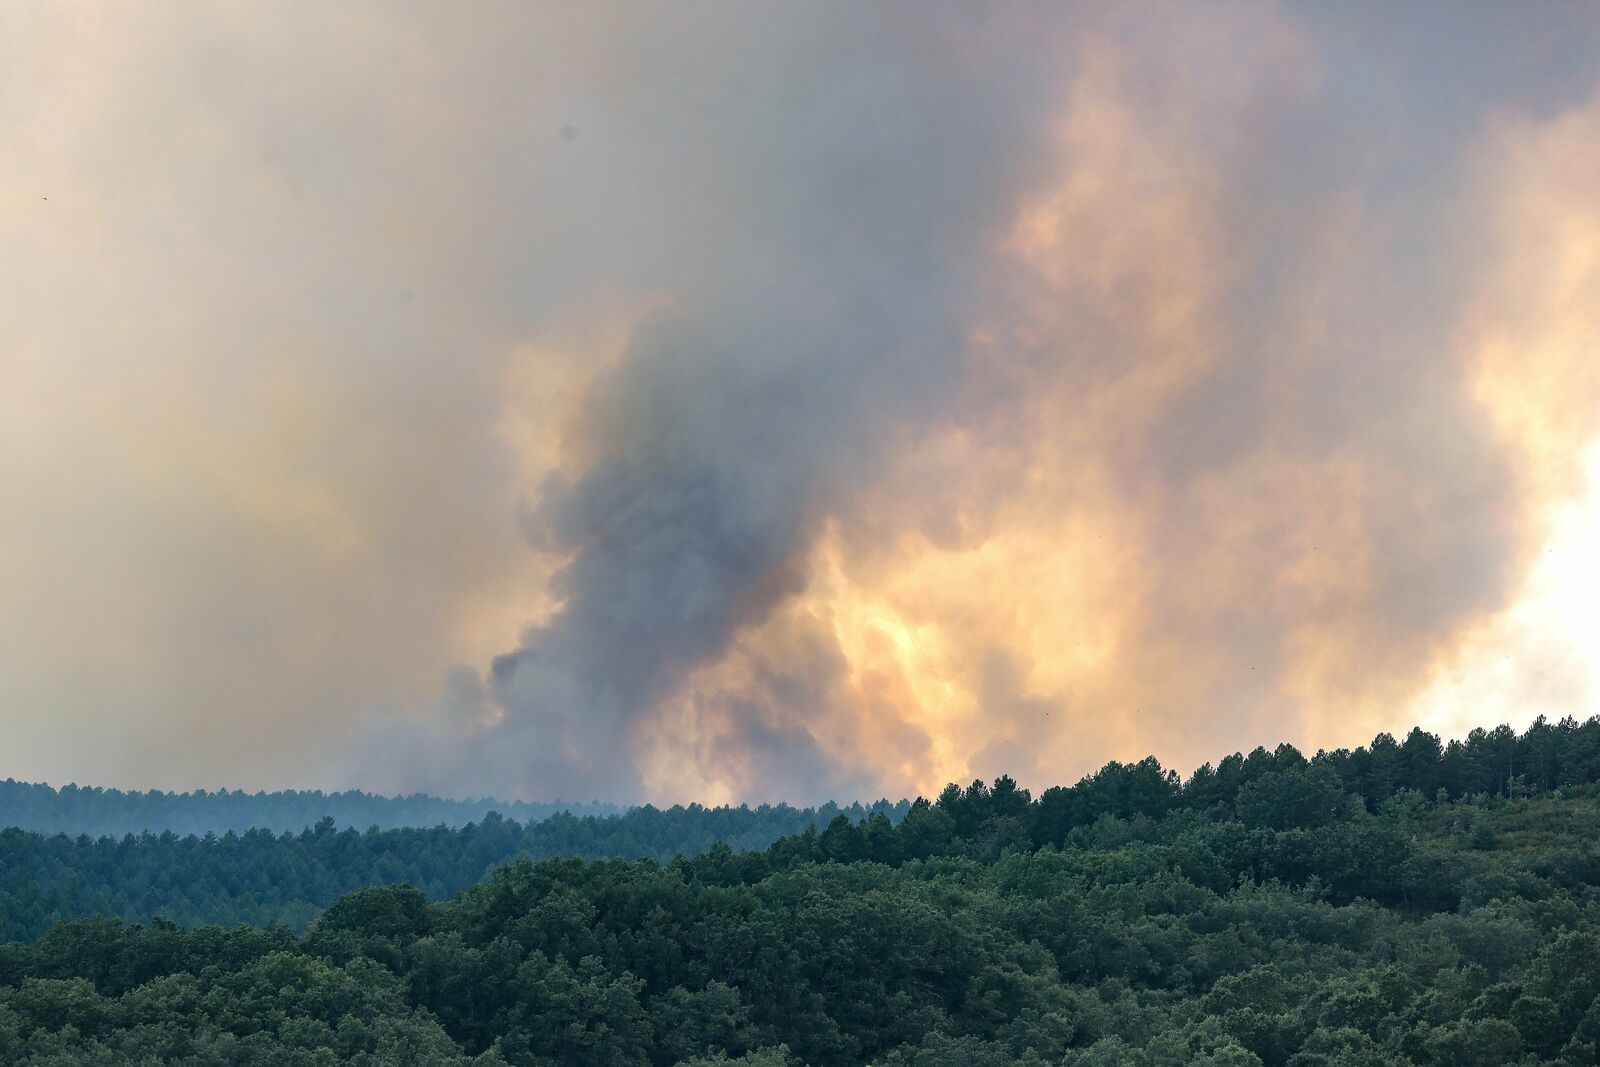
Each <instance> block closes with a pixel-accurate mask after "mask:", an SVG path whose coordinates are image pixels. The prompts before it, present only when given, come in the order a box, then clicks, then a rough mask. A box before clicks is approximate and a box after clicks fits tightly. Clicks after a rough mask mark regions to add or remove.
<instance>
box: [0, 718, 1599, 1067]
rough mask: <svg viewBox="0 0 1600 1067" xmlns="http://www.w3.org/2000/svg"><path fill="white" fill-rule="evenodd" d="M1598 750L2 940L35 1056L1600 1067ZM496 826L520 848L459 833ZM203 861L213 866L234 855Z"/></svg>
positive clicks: (997, 784) (1108, 784)
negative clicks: (1599, 1065)
mask: <svg viewBox="0 0 1600 1067" xmlns="http://www.w3.org/2000/svg"><path fill="white" fill-rule="evenodd" d="M1597 756H1600V720H1590V721H1588V722H1585V723H1581V724H1580V723H1577V722H1573V721H1570V720H1569V721H1564V722H1561V723H1554V724H1552V723H1545V722H1542V721H1541V722H1537V723H1535V724H1534V725H1533V726H1532V727H1531V728H1530V729H1528V730H1527V731H1525V732H1524V733H1522V734H1520V735H1519V734H1517V733H1515V732H1514V731H1512V730H1510V729H1509V728H1502V729H1499V730H1495V731H1487V732H1485V731H1477V732H1475V733H1474V734H1472V735H1471V736H1470V737H1469V738H1467V739H1466V740H1465V741H1464V742H1460V743H1452V744H1450V745H1441V744H1440V743H1439V741H1438V739H1437V738H1433V737H1431V736H1429V735H1427V734H1425V733H1422V732H1421V731H1413V732H1412V733H1410V734H1409V735H1407V737H1406V738H1405V739H1404V740H1396V739H1395V738H1392V737H1389V736H1388V735H1380V736H1379V738H1377V739H1376V740H1375V741H1374V742H1373V744H1372V745H1370V746H1367V747H1364V748H1359V749H1355V750H1350V751H1341V752H1334V753H1319V754H1318V755H1316V756H1314V757H1311V758H1309V759H1308V758H1306V757H1305V756H1303V755H1302V754H1301V753H1299V752H1298V751H1296V750H1294V749H1293V748H1290V747H1289V746H1280V747H1279V748H1277V749H1275V750H1273V751H1271V752H1268V751H1266V750H1264V749H1258V750H1256V751H1255V752H1252V753H1250V754H1248V755H1236V756H1231V757H1228V758H1227V759H1224V760H1221V761H1220V762H1218V763H1217V764H1216V765H1214V766H1212V765H1208V766H1206V767H1202V768H1201V769H1200V770H1199V771H1197V772H1195V773H1194V774H1193V775H1191V776H1190V778H1189V779H1188V780H1187V781H1181V780H1180V779H1179V778H1178V777H1177V775H1175V774H1173V773H1171V772H1169V771H1166V770H1164V769H1163V768H1161V767H1160V766H1159V764H1157V763H1156V762H1155V761H1154V760H1144V761H1141V762H1139V763H1135V764H1119V763H1113V764H1109V765H1107V766H1106V767H1105V768H1103V769H1102V770H1100V771H1099V772H1097V773H1095V774H1093V775H1091V776H1089V777H1087V778H1085V779H1083V780H1082V781H1080V782H1078V783H1077V784H1076V785H1073V786H1068V787H1058V788H1052V789H1048V790H1045V791H1044V792H1043V793H1042V794H1040V795H1039V796H1038V797H1034V796H1033V795H1032V794H1031V793H1030V792H1029V791H1028V790H1026V789H1024V788H1022V787H1020V786H1019V785H1018V784H1017V783H1016V782H1014V781H1012V780H1011V779H1009V778H1006V777H1001V778H999V779H997V780H995V781H993V782H988V783H985V782H974V783H972V784H971V785H969V786H966V787H959V786H950V787H948V788H946V789H945V790H943V791H942V792H941V793H940V795H939V796H938V797H937V798H935V799H933V800H932V801H929V800H926V799H918V800H917V801H915V802H913V803H912V804H911V805H910V806H909V808H908V810H907V811H906V813H905V815H904V817H903V818H901V819H900V820H899V821H898V822H896V821H894V820H892V819H891V818H890V813H889V812H888V811H875V812H870V813H865V814H863V815H861V816H860V817H855V818H853V817H852V816H851V815H847V814H841V815H839V816H837V817H835V818H834V819H833V820H832V821H831V822H830V823H829V824H828V825H827V826H826V828H824V829H822V830H821V831H820V832H819V831H818V830H817V829H815V828H814V827H811V828H806V829H803V830H802V831H801V832H798V833H795V834H791V835H788V836H785V837H782V838H780V839H778V840H776V841H774V842H772V843H771V844H770V845H769V846H767V847H765V848H748V849H742V850H736V849H734V848H732V847H729V845H727V844H726V843H717V844H714V845H712V846H711V847H710V848H707V849H706V850H704V851H702V852H700V853H699V854H698V855H695V856H693V857H689V856H680V857H677V858H674V859H671V860H669V861H666V862H662V861H660V860H658V859H655V858H643V859H631V860H630V859H610V860H584V859H579V858H549V859H542V860H533V859H528V858H518V859H515V860H513V861H512V862H510V863H507V864H503V865H501V866H499V867H497V868H495V869H494V870H493V871H492V873H490V874H489V875H488V877H487V878H486V879H484V880H483V881H481V882H480V883H478V884H476V885H473V886H471V887H470V888H467V889H465V890H464V891H462V892H459V893H457V894H455V895H454V896H452V897H451V898H450V899H448V900H433V899H430V893H429V891H427V890H425V889H424V888H422V887H419V886H417V885H408V884H403V882H404V879H399V878H393V879H390V878H385V877H383V875H382V870H383V867H382V865H381V864H380V865H376V866H374V867H373V868H371V872H370V873H372V874H373V875H375V878H374V881H375V882H386V883H402V884H373V885H370V886H367V887H365V888H361V889H358V890H356V891H355V892H352V893H350V894H347V895H345V896H343V897H341V898H339V899H338V900H336V901H335V902H333V903H332V904H331V906H329V907H327V908H326V909H325V910H321V911H320V914H318V915H317V916H316V918H315V919H314V920H312V921H311V923H310V925H309V927H308V929H307V930H306V932H305V933H304V934H296V933H295V932H294V931H293V930H290V929H288V928H287V927H285V926H283V925H268V926H265V927H259V928H258V927H251V926H236V927H233V928H231V929H224V928H221V927H217V926H202V927H198V928H194V929H185V928H183V927H182V926H181V925H179V924H177V923H174V922H172V921H169V920H167V919H163V918H157V919H152V920H151V921H148V922H142V923H125V922H122V921H119V920H117V919H114V918H104V917H101V918H90V919H80V920H76V921H71V922H66V923H61V924H58V925H56V926H55V927H54V928H53V929H51V930H50V931H49V932H48V933H46V934H45V935H44V936H43V937H42V938H40V939H38V940H37V941H36V942H34V943H32V944H23V943H13V944H9V945H6V946H3V947H0V1059H3V1060H4V1061H5V1062H14V1063H19V1064H29V1065H35V1067H42V1065H64V1064H74V1065H77V1064H91V1065H92V1064H108V1065H109V1064H127V1063H134V1064H184V1065H191V1067H199V1065H202V1064H267V1063H272V1064H284V1063H288V1064H324V1063H326V1064H335V1063H353V1064H367V1065H373V1067H375V1065H378V1064H385V1065H388V1064H418V1065H421V1064H430V1065H431V1064H468V1063H476V1064H479V1065H491V1064H492V1065H496V1067H499V1065H502V1064H507V1065H524V1067H535V1065H537V1067H546V1065H552V1067H553V1065H563V1067H566V1065H576V1067H584V1065H595V1067H599V1065H636V1067H673V1065H689V1067H703V1065H707V1064H713V1063H716V1064H726V1063H730V1062H733V1063H743V1064H746V1065H749V1067H756V1065H771V1067H777V1065H784V1067H795V1065H799V1064H809V1065H813V1067H834V1065H839V1067H844V1065H852V1067H854V1065H862V1064H869V1063H870V1064H877V1065H880V1067H881V1065H884V1064H889V1065H893V1067H946V1065H948V1067H955V1065H958V1064H959V1065H979V1067H984V1065H990V1064H993V1065H996V1067H998V1065H1001V1064H1026V1065H1041V1064H1059V1065H1062V1067H1101V1065H1104V1067H1110V1065H1121V1064H1132V1065H1134V1067H1158V1065H1159V1067H1165V1065H1178V1064H1203V1065H1209V1067H1222V1065H1230V1067H1253V1065H1271V1067H1358V1065H1370V1067H1376V1065H1380V1064H1383V1065H1389V1064H1397V1065H1401V1067H1404V1065H1408V1064H1409V1065H1418V1067H1422V1065H1428V1067H1433V1065H1437V1067H1445V1065H1452V1067H1454V1065H1467V1067H1474V1065H1482V1067H1489V1065H1499V1064H1552V1065H1556V1064H1559V1065H1576V1064H1593V1063H1595V1062H1596V1059H1597V1046H1600V1001H1597V998H1600V921H1597V920H1600V911H1597V906H1600V894H1597V886H1600V802H1597V797H1600V789H1597V786H1600V779H1597V771H1600V759H1597ZM488 825H495V826H500V827H508V826H511V825H513V824H512V823H510V821H509V820H492V821H490V820H486V822H485V823H484V824H480V825H478V826H476V827H468V828H463V829H462V830H447V829H441V830H438V831H436V833H438V834H453V835H460V836H461V837H462V838H463V839H467V838H469V837H470V836H471V835H472V834H474V833H481V832H482V831H483V828H484V826H488ZM534 825H535V826H537V825H542V824H534ZM519 829H520V828H519ZM410 832H412V831H390V832H387V833H410ZM384 833H386V832H376V833H372V834H359V833H345V832H339V831H335V830H333V829H332V827H324V828H322V829H320V830H313V831H310V832H309V834H302V835H298V836H292V837H289V838H286V839H285V838H272V837H271V836H270V835H268V839H269V840H276V841H283V840H288V841H293V842H302V841H304V842H305V843H306V845H307V847H315V846H316V845H317V843H318V840H319V835H320V840H322V841H323V842H324V847H326V844H325V843H326V842H327V841H330V840H332V841H338V840H340V839H343V840H344V841H345V842H347V844H348V845H349V846H350V847H352V848H355V849H359V848H361V847H365V846H366V845H367V844H369V843H372V842H378V841H382V840H383V835H384ZM56 840H58V841H59V840H66V839H62V838H58V839H56ZM83 840H84V841H85V842H87V839H83ZM150 840H155V841H160V840H163V839H162V838H159V837H158V838H152V839H150ZM166 840H168V841H171V842H174V843H175V844H174V847H175V848H176V843H179V842H182V843H183V848H184V849H185V850H186V851H179V852H175V853H174V857H175V862H176V863H177V864H178V866H177V868H176V869H175V872H174V873H175V877H178V878H181V877H182V876H183V874H184V873H185V870H186V868H185V867H184V866H183V864H185V863H193V864H201V863H203V862H204V857H205V856H207V855H208V854H213V853H217V854H220V852H221V851H222V850H223V849H225V848H226V847H227V846H226V845H225V844H224V839H222V838H209V839H206V838H199V839H195V838H191V839H181V838H175V837H169V838H167V839H166ZM236 840H243V838H242V837H241V838H237V839H236ZM91 844H92V843H91ZM462 854H463V855H465V854H466V853H465V852H464V851H463V853H462ZM299 859H300V857H299V855H298V854H296V853H292V852H291V853H285V854H283V855H277V854H274V862H279V863H282V864H284V865H285V867H284V868H280V870H279V871H273V870H270V869H267V868H265V867H263V868H262V869H261V870H260V871H259V872H251V874H252V876H258V877H260V878H262V879H265V880H268V881H270V880H271V879H272V878H273V877H274V876H276V875H278V874H281V872H282V870H283V869H287V867H288V866H292V865H293V864H294V863H296V862H298V861H299ZM464 862H466V861H464ZM191 869H193V870H202V869H204V868H202V867H199V866H196V867H194V868H191Z"/></svg>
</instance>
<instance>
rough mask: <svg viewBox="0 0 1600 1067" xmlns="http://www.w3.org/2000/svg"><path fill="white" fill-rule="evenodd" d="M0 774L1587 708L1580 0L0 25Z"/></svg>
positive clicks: (467, 768) (566, 786) (1584, 45)
mask: <svg viewBox="0 0 1600 1067" xmlns="http://www.w3.org/2000/svg"><path fill="white" fill-rule="evenodd" d="M0 161H3V165H0V721H3V723H4V727H5V730H4V744H3V745H0V775H8V776H12V777H16V778H19V779H27V780H43V781H50V782H55V783H65V782H69V781H76V782H80V783H93V784H100V785H117V786H124V787H130V786H131V787H141V788H148V787H157V788H167V789H189V788H195V787H206V788H215V787H218V786H227V787H241V788H247V789H252V790H253V789H258V788H267V789H271V788H286V787H320V788H346V787H352V786H358V787H364V788H370V789H377V790H382V791H387V792H411V791H429V792H437V793H443V794H447V795H454V796H483V795H494V796H502V797H518V798H523V799H541V800H545V799H553V798H558V797H559V798H565V799H590V798H601V799H607V800H615V801H645V800H648V801H653V802H658V803H665V802H676V801H688V800H700V801H703V802H738V801H750V802H757V801H777V800H789V801H817V800H821V799H825V798H841V799H846V798H872V797H877V796H883V795H887V796H892V797H898V796H905V795H914V794H916V793H918V792H923V793H931V792H932V791H935V790H937V789H938V788H939V787H940V786H941V785H942V784H943V783H945V782H947V781H970V780H971V779H972V778H973V777H978V776H982V777H986V778H989V777H994V776H996V775H999V774H1002V773H1009V774H1011V775H1013V776H1014V777H1016V778H1018V779H1019V780H1020V781H1022V782H1023V783H1024V784H1025V785H1029V786H1032V787H1034V788H1040V787H1043V786H1047V785H1051V784H1056V783H1063V782H1070V781H1073V780H1076V778H1077V777H1079V776H1080V775H1082V774H1084V773H1086V772H1089V771H1092V770H1093V769H1095V768H1097V767H1098V766H1100V765H1101V764H1103V763H1105V762H1106V761H1107V760H1111V759H1137V758H1140V757H1142V756H1144V755H1147V754H1152V753H1153V754H1155V755H1156V756H1157V757H1158V758H1160V759H1161V760H1162V761H1163V763H1164V764H1166V765H1168V766H1172V767H1175V768H1177V769H1179V770H1180V771H1183V772H1185V773H1186V772H1187V771H1189V770H1191V769H1193V768H1194V767H1195V766H1197V765H1199V764H1200V763H1202V762H1204V761H1207V760H1215V759H1217V758H1219V757H1220V756H1222V755H1225V754H1227V753H1229V752H1233V751H1235V750H1248V749H1250V748H1252V747H1254V746H1256V745H1258V744H1265V745H1267V746H1269V747H1271V746H1273V745H1276V744H1277V743H1279V742H1284V741H1287V742H1291V743H1293V744H1296V745H1298V746H1299V747H1301V748H1302V749H1303V750H1305V751H1307V752H1313V751H1315V750H1317V749H1318V748H1332V747H1337V746H1348V745H1354V744H1359V743H1364V742H1366V741H1368V740H1370V739H1371V737H1372V736H1373V735H1374V734H1375V733H1377V732H1378V731H1381V730H1388V731H1392V732H1398V733H1403V732H1405V731H1406V730H1408V729H1409V728H1410V727H1411V726H1413V725H1418V724H1420V725H1422V726H1424V727H1425V728H1428V729H1430V730H1433V731H1435V732H1438V733H1441V734H1443V735H1445V736H1463V735H1464V734H1465V733H1466V732H1467V731H1468V730H1470V729H1472V728H1474V727H1477V726H1490V727H1492V726H1493V725H1495V724H1498V723H1501V722H1510V723H1512V724H1514V725H1518V726H1521V725H1525V724H1526V723H1527V722H1529V721H1531V720H1532V719H1533V718H1534V717H1535V716H1537V715H1545V716H1548V717H1550V718H1552V719H1554V718H1559V717H1561V716H1565V715H1573V716H1577V717H1580V718H1583V717H1587V716H1589V715H1591V714H1596V713H1600V552H1597V551H1596V550H1597V548H1600V444H1597V441H1600V192H1597V190H1600V9H1596V8H1595V7H1593V6H1591V5H1579V4H1535V5H1532V6H1531V7H1529V6H1523V7H1520V8H1518V9H1516V10H1515V11H1513V10H1512V9H1511V8H1509V7H1506V6H1504V5H1492V4H1470V3H1469V4H1448V5H1446V4H1427V3H1423V4H1411V5H1402V6H1396V5H1389V4H1366V5H1364V4H1341V5H1312V4H1307V5H1291V6H1280V5H1273V4H1257V3H1227V2H1223V3H1217V4H1207V5H1173V4H1148V5H1147V4H1137V3H1135V4H1125V3H1118V4H1091V3H1083V4H1060V5H1034V4H1023V3H1002V4H994V5H970V4H956V3H949V4H915V5H913V4H909V3H901V2H887V0H886V2H882V3H875V4H847V3H817V4H806V5H794V4H790V5H780V4H775V3H753V4H752V3H710V2H693V3H687V4H683V3H674V4H666V3H644V2H641V3H637V4H628V5H593V4H579V3H551V4H539V5H528V4H495V3H473V4H450V5H443V4H439V5H424V4H417V5H375V4H371V5H368V4H355V3H331V4H318V5H287V4H283V5H245V4H197V3H173V4H164V5H161V6H159V7H148V6H140V5H114V4H70V3H68V4H51V3H41V4H26V5H24V4H11V5H5V6H4V7H0Z"/></svg>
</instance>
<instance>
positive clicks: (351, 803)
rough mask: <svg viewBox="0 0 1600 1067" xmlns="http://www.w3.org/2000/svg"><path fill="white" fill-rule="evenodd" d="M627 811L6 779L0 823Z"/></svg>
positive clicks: (68, 828) (287, 823) (97, 824)
mask: <svg viewBox="0 0 1600 1067" xmlns="http://www.w3.org/2000/svg"><path fill="white" fill-rule="evenodd" d="M623 810H624V808H623V807H622V806H621V805H617V804H603V803H600V802H598V801H591V802H589V803H584V804H569V803H566V802H565V801H560V800H558V801H554V802H551V803H529V802H527V801H520V800H512V801H506V800H491V799H488V798H485V799H482V800H447V799H445V798H443V797H433V796H426V795H423V794H414V795H412V796H405V797H386V796H378V795H375V794H373V793H363V792H360V791H359V790H354V789H352V790H347V791H345V792H342V793H324V792H322V791H321V790H320V789H312V790H300V789H293V790H284V791H280V792H274V793H260V792H258V793H246V792H243V791H241V790H237V789H234V790H217V791H215V792H212V791H209V790H205V789H196V790H194V791H193V792H189V793H164V792H161V791H160V790H154V789H152V790H148V791H140V790H127V791H124V790H121V789H100V788H96V787H93V786H81V785H66V786H62V787H61V788H60V789H55V788H52V787H51V786H48V785H43V784H40V783H36V782H18V781H14V780H13V779H10V778H7V779H6V780H5V781H3V782H0V826H17V827H20V828H22V829H24V830H37V831H38V832H39V833H42V834H72V835H77V834H88V835H89V836H90V837H100V836H101V835H104V834H112V835H115V836H117V837H121V836H122V835H123V834H137V833H142V832H144V831H146V830H149V831H151V832H152V833H158V834H159V833H162V832H163V831H166V830H171V831H172V832H173V833H175V834H201V835H204V834H207V833H213V834H225V833H227V832H228V831H229V830H233V831H235V832H237V833H242V832H244V831H245V830H252V829H267V830H277V831H280V832H281V831H284V830H289V831H294V832H296V833H298V832H299V831H301V830H304V829H305V828H306V827H308V826H315V825H316V824H317V823H319V822H321V821H322V820H323V819H325V818H326V819H332V820H333V823H334V825H335V826H339V827H344V826H353V827H355V828H356V829H357V830H365V829H368V828H369V827H373V826H376V827H378V828H379V829H380V830H391V829H394V828H396V827H400V826H465V825H466V824H467V823H469V822H477V821H479V820H481V819H482V818H483V817H484V816H485V815H487V814H489V812H491V811H497V812H499V813H500V814H501V815H503V816H505V817H506V818H508V819H516V820H517V821H518V822H533V821H536V820H539V819H546V818H549V817H550V816H552V815H556V814H558V813H560V812H563V811H570V812H571V813H572V814H574V815H615V814H619V813H621V812H622V811H623Z"/></svg>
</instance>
